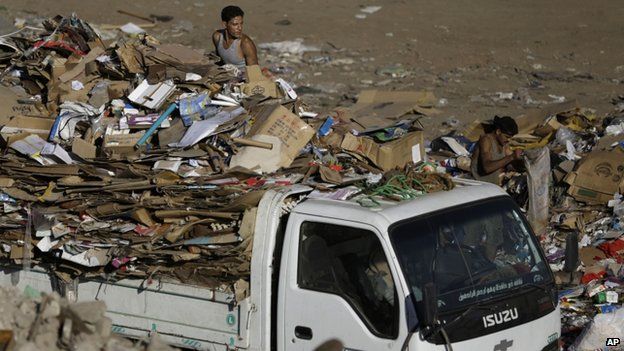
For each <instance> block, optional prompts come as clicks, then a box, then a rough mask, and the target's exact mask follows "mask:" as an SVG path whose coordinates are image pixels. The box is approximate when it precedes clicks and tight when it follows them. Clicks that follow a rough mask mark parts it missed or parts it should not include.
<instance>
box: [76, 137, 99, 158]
mask: <svg viewBox="0 0 624 351" xmlns="http://www.w3.org/2000/svg"><path fill="white" fill-rule="evenodd" d="M72 152H73V153H75V154H76V155H78V156H80V157H82V158H84V159H91V158H95V156H96V152H97V148H96V147H95V145H92V144H91V143H89V142H87V141H85V140H84V139H81V138H74V139H73V141H72Z"/></svg>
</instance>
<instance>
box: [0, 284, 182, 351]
mask: <svg viewBox="0 0 624 351" xmlns="http://www.w3.org/2000/svg"><path fill="white" fill-rule="evenodd" d="M0 311H2V313H1V314H0V315H1V317H0V330H3V332H4V333H5V334H6V335H5V334H0V337H1V338H2V343H3V345H4V346H5V347H6V348H5V349H10V350H14V351H31V350H110V351H113V350H136V351H141V350H163V351H165V350H175V349H174V348H172V347H169V346H167V345H164V344H163V343H162V342H161V341H159V339H158V334H154V335H153V336H152V337H151V340H139V341H131V340H128V339H123V338H121V337H118V336H115V335H113V334H112V332H111V326H112V323H111V320H110V319H109V318H108V317H106V316H105V315H104V313H105V312H106V305H105V304H104V303H103V302H100V301H92V302H76V303H70V302H69V301H67V299H64V298H61V297H60V296H59V295H58V294H56V293H54V294H51V295H42V296H39V295H34V296H28V295H26V294H24V293H20V292H19V291H17V290H16V289H15V288H10V287H9V288H6V287H0Z"/></svg>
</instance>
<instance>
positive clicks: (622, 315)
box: [570, 308, 624, 351]
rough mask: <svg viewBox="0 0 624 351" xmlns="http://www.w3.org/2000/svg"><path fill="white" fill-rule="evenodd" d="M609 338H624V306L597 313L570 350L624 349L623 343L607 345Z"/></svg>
mask: <svg viewBox="0 0 624 351" xmlns="http://www.w3.org/2000/svg"><path fill="white" fill-rule="evenodd" d="M608 338H620V340H624V308H620V309H618V310H617V311H615V312H611V313H601V314H597V315H596V317H594V320H593V321H592V322H591V323H590V324H589V326H588V327H587V328H585V330H584V331H583V333H582V334H581V335H580V336H579V337H578V339H576V341H575V342H574V345H572V346H571V347H570V350H572V351H590V350H609V351H615V350H624V347H623V346H622V345H621V344H620V345H619V346H617V347H608V346H605V345H606V341H607V339H608Z"/></svg>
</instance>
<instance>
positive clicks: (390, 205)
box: [293, 179, 507, 228]
mask: <svg viewBox="0 0 624 351" xmlns="http://www.w3.org/2000/svg"><path fill="white" fill-rule="evenodd" d="M454 182H455V185H456V186H455V188H453V189H451V190H449V191H438V192H434V193H429V194H425V195H423V196H420V197H417V198H415V199H410V200H405V201H387V200H381V201H379V206H375V207H364V206H362V205H360V204H359V203H358V202H357V201H356V200H355V199H351V200H344V201H341V200H331V199H321V198H308V199H306V200H305V201H303V202H302V203H300V204H299V205H297V206H296V207H295V208H294V210H293V212H295V213H300V214H308V215H313V216H320V217H326V218H336V219H343V220H348V221H353V222H361V223H369V224H376V225H379V227H380V228H381V227H385V226H388V225H390V224H392V223H395V222H398V221H401V220H403V219H406V218H411V217H414V216H418V215H422V214H426V213H429V212H434V211H437V210H440V209H443V208H448V207H451V206H455V205H461V204H464V203H470V202H474V201H478V200H482V199H487V198H492V197H498V196H505V195H507V194H506V193H505V191H503V189H501V188H500V187H498V186H496V185H494V184H490V183H484V182H479V181H474V180H466V179H454Z"/></svg>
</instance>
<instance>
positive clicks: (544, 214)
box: [524, 147, 550, 236]
mask: <svg viewBox="0 0 624 351" xmlns="http://www.w3.org/2000/svg"><path fill="white" fill-rule="evenodd" d="M524 165H525V167H526V169H527V175H528V179H527V183H528V186H529V206H528V211H527V217H528V218H529V222H530V223H531V227H533V231H535V234H536V235H538V236H539V235H541V234H543V233H544V231H545V230H546V226H547V225H548V220H549V218H548V205H549V201H550V196H549V195H548V194H549V192H548V190H549V185H550V184H549V183H550V152H549V149H548V148H547V147H542V148H539V149H531V150H527V151H526V152H525V156H524Z"/></svg>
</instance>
